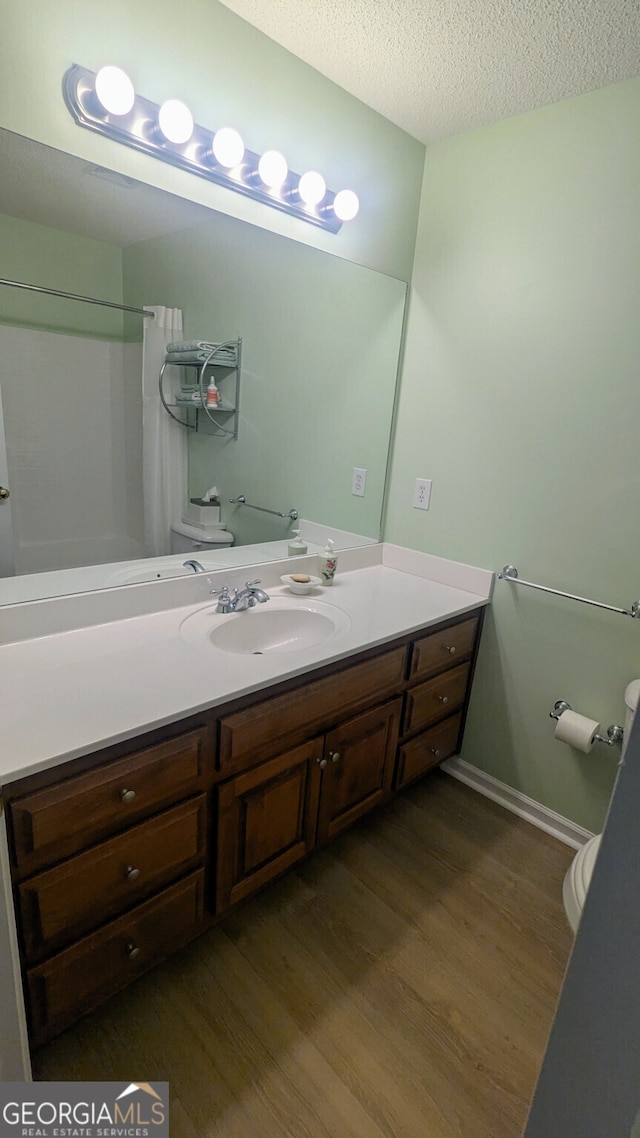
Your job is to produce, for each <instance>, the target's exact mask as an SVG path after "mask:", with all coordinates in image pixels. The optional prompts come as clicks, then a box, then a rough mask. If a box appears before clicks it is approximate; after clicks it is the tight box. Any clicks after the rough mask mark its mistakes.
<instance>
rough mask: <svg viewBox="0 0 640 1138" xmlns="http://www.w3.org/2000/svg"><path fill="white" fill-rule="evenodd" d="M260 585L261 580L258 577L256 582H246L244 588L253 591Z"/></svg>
mask: <svg viewBox="0 0 640 1138" xmlns="http://www.w3.org/2000/svg"><path fill="white" fill-rule="evenodd" d="M259 584H260V578H259V577H256V579H255V581H245V583H244V587H245V589H253V587H254V586H255V585H259Z"/></svg>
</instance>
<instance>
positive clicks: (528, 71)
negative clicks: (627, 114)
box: [223, 0, 640, 143]
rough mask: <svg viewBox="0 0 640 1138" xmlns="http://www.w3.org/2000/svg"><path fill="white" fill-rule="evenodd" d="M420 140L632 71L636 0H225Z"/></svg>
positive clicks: (638, 36)
mask: <svg viewBox="0 0 640 1138" xmlns="http://www.w3.org/2000/svg"><path fill="white" fill-rule="evenodd" d="M223 3H224V4H225V5H226V7H227V8H230V9H231V10H232V11H233V12H236V13H237V15H239V16H241V17H242V18H243V19H244V20H247V21H248V22H249V23H250V24H253V25H254V26H255V27H256V28H259V29H260V31H262V32H264V33H265V34H266V35H268V36H270V37H271V39H273V40H275V41H276V42H277V43H279V44H281V45H282V46H283V47H285V48H287V49H288V50H289V51H291V52H293V54H294V55H297V56H298V57H299V58H300V59H302V60H304V61H305V63H308V64H310V65H311V66H312V67H314V68H315V69H316V70H317V71H319V72H321V73H322V74H323V75H325V76H327V77H328V78H329V79H332V80H333V81H334V82H335V83H337V84H339V86H340V87H343V88H344V89H345V90H346V91H349V92H350V94H352V95H355V96H356V98H358V99H360V100H361V101H362V102H363V103H366V104H367V105H368V106H370V107H373V109H374V110H376V111H378V112H379V113H380V114H382V115H384V116H385V118H387V119H390V120H391V122H393V123H395V124H396V125H397V126H399V127H402V129H403V130H406V131H407V132H408V133H409V134H412V135H413V136H414V137H415V138H418V139H420V140H421V141H422V142H425V143H429V142H434V141H435V140H436V139H440V138H444V137H446V136H447V135H450V134H458V133H460V132H461V131H465V130H472V129H474V128H475V127H478V126H482V125H484V124H486V123H490V122H498V121H499V120H500V119H505V118H508V117H509V116H511V115H515V114H519V113H520V112H522V111H527V110H532V109H533V108H534V107H540V106H544V105H546V104H548V103H555V102H558V101H559V100H560V99H565V98H568V97H570V96H572V95H581V94H584V92H586V91H593V90H596V89H597V88H599V87H606V86H608V85H609V84H611V83H617V82H619V81H621V80H623V79H629V78H631V77H632V76H635V75H638V74H640V0H269V3H265V0H223Z"/></svg>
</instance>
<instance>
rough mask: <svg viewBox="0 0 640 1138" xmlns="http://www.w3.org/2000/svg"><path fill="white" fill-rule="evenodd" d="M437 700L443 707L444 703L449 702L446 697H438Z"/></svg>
mask: <svg viewBox="0 0 640 1138" xmlns="http://www.w3.org/2000/svg"><path fill="white" fill-rule="evenodd" d="M438 699H439V700H440V703H441V704H443V705H444V704H445V703H448V702H449V696H448V695H439V696H438Z"/></svg>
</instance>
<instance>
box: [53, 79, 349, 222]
mask: <svg viewBox="0 0 640 1138" xmlns="http://www.w3.org/2000/svg"><path fill="white" fill-rule="evenodd" d="M106 71H109V72H117V73H118V74H117V75H116V78H118V77H120V78H121V79H122V80H123V81H124V97H123V98H122V99H121V101H120V102H118V101H117V100H116V101H115V102H114V103H113V107H112V109H107V106H105V102H107V103H109V104H110V105H111V102H110V100H108V99H105V102H103V101H102V99H104V94H102V92H101V93H100V94H99V93H98V91H99V90H100V81H101V78H102V76H103V73H104V72H106ZM96 80H98V83H97V84H96ZM97 87H98V90H97V89H96V88H97ZM62 93H63V96H64V101H65V103H66V105H67V108H68V110H69V112H70V114H71V115H72V117H73V118H74V119H75V121H76V122H77V123H78V125H79V126H83V127H86V128H87V130H93V131H96V132H97V133H98V134H104V135H106V136H107V138H111V139H113V140H115V141H116V142H121V143H122V144H123V145H124V146H130V147H132V148H133V149H134V150H141V151H142V152H143V153H145V154H150V155H151V156H152V157H154V158H160V159H161V160H162V161H163V162H169V163H170V164H171V165H172V166H178V167H179V168H180V169H182V170H188V171H189V172H190V173H191V174H197V175H198V176H199V177H201V178H205V179H206V180H207V181H209V182H216V183H217V184H218V185H221V186H225V187H226V188H227V189H230V190H234V191H235V193H239V194H244V195H245V196H246V197H250V198H253V199H254V200H256V201H260V202H263V204H264V205H269V206H272V207H273V208H274V209H279V210H282V211H283V212H284V213H287V214H289V215H290V216H293V217H297V218H300V220H302V221H306V222H308V223H309V224H310V225H316V226H318V227H319V228H321V229H325V230H328V231H329V232H331V233H337V232H338V231H339V230H340V229H341V227H342V223H343V221H347V220H351V218H353V217H355V216H356V214H357V212H358V205H359V203H358V199H357V197H356V195H355V194H354V193H353V191H351V190H342V191H339V192H338V193H337V194H336V193H334V192H333V191H331V190H327V189H326V187H325V184H324V179H323V178H322V175H320V174H318V173H317V172H316V171H307V172H306V173H305V174H302V175H300V174H296V173H294V172H293V171H291V170H288V169H287V168H286V162H285V161H284V159H283V158H282V156H281V155H278V154H276V155H275V157H276V159H281V163H280V166H281V170H282V171H285V172H284V174H283V180H282V181H281V183H280V184H279V185H275V186H270V185H268V184H267V182H266V181H265V180H264V178H265V177H268V175H265V174H264V171H265V169H266V168H267V165H269V164H268V163H267V164H265V159H266V158H271V160H272V161H271V166H270V167H269V168H273V155H274V152H267V155H260V154H254V153H253V152H252V151H250V150H246V149H244V147H243V144H242V140H241V139H240V136H239V135H237V134H236V132H235V131H232V130H230V128H227V127H223V128H222V130H220V131H217V132H215V131H210V130H207V129H206V128H205V127H202V126H198V125H197V124H196V123H193V120H191V122H192V123H193V127H192V130H191V133H190V134H189V137H188V138H187V139H186V141H179V142H176V141H171V139H169V138H168V137H167V136H166V134H165V133H164V132H163V129H162V125H161V123H162V116H161V110H162V108H161V107H160V106H158V105H157V104H156V103H152V102H151V101H150V100H149V99H145V98H143V97H142V96H141V95H138V94H137V93H136V92H135V91H134V90H133V86H132V85H131V81H130V80H129V79H128V77H127V76H126V75H125V74H124V72H120V71H119V70H118V69H117V68H103V69H102V70H101V71H100V72H98V73H97V74H96V73H95V72H93V71H89V70H87V68H85V67H80V66H79V65H78V64H74V65H73V66H72V67H70V68H69V70H68V71H66V72H65V75H64V77H63V80H62ZM171 102H175V101H174V100H171ZM165 106H166V104H163V107H165ZM179 106H180V107H182V109H183V112H185V113H186V114H185V115H184V116H183V117H186V118H187V122H188V120H189V118H190V113H189V111H188V108H186V107H184V106H183V105H182V104H179ZM189 125H190V124H188V125H187V128H186V129H185V130H184V131H183V133H184V134H187V133H188V130H189ZM225 136H226V137H225ZM233 136H235V137H233ZM223 141H231V142H232V143H234V142H235V143H236V144H237V153H239V154H241V157H240V158H239V160H238V159H237V157H236V156H232V157H231V160H232V161H235V163H236V164H235V165H233V166H227V165H224V164H223V162H224V156H223V155H222V153H221V145H220V144H221V143H222V142H223ZM232 149H233V147H232ZM216 152H218V155H219V156H218V157H216ZM220 157H223V161H220ZM229 160H230V159H229V158H227V159H226V161H229ZM276 165H277V162H276ZM309 186H311V192H310V193H309V192H308V190H307V187H309ZM301 190H302V193H301ZM305 198H306V200H305ZM341 215H342V216H341Z"/></svg>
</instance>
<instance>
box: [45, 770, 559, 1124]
mask: <svg viewBox="0 0 640 1138" xmlns="http://www.w3.org/2000/svg"><path fill="white" fill-rule="evenodd" d="M571 857H572V851H571V850H570V849H568V848H567V847H566V846H563V845H561V844H560V843H559V842H556V841H555V840H554V839H553V838H551V837H549V836H548V835H546V834H544V833H542V832H541V831H539V830H536V829H534V828H533V827H531V826H530V825H529V824H528V823H526V822H524V821H522V820H520V819H519V818H516V817H514V816H513V815H511V814H508V813H507V812H506V811H504V810H502V809H501V808H500V807H499V806H496V805H495V804H494V803H492V802H489V801H488V800H487V799H484V798H482V797H480V796H479V795H478V794H476V793H475V792H474V791H472V790H470V789H468V788H467V787H465V786H463V785H462V784H460V783H458V782H455V781H454V780H453V779H451V778H450V777H448V776H446V775H444V774H442V773H441V772H436V773H435V774H433V775H431V776H430V777H429V778H427V779H426V780H424V781H423V782H422V783H420V784H419V785H418V786H416V787H414V788H413V789H411V790H409V791H408V792H405V793H404V794H403V795H402V796H400V797H399V798H398V799H396V800H395V801H394V802H393V803H392V804H391V805H390V806H388V807H387V808H386V809H384V810H382V811H380V812H378V813H376V814H375V815H374V816H372V817H369V818H367V819H365V820H364V821H363V822H361V823H360V824H359V825H358V826H356V827H355V828H354V829H353V830H352V831H350V832H349V833H347V834H345V835H343V837H342V838H340V839H339V840H338V841H337V842H335V843H333V845H331V846H329V847H328V848H327V849H326V850H324V851H323V852H322V853H320V854H317V855H315V856H314V857H313V858H311V859H310V860H309V861H307V862H306V863H305V864H304V865H303V866H302V867H300V868H299V869H298V870H297V871H295V870H294V871H293V872H291V873H289V875H288V876H286V877H284V878H283V879H282V880H281V881H279V882H277V883H275V884H274V885H271V886H269V887H268V889H267V890H265V891H264V892H263V893H262V894H260V895H259V896H258V897H255V898H253V899H252V900H250V901H248V902H246V903H245V904H244V905H243V906H241V907H240V908H239V909H238V910H237V911H236V912H234V913H233V914H232V915H231V916H229V917H227V919H226V920H225V921H224V923H223V924H221V925H219V926H218V927H217V928H215V929H213V930H211V931H210V932H208V933H206V934H205V935H204V936H202V937H201V938H200V939H199V940H198V941H196V942H195V943H194V944H192V945H190V946H189V947H188V948H187V949H185V950H184V951H183V952H181V953H180V954H179V955H177V956H175V957H173V958H172V959H171V960H169V961H168V962H166V963H165V964H163V965H161V966H160V967H158V968H157V969H156V970H155V971H153V972H152V973H150V974H148V975H147V976H145V977H143V978H142V979H141V980H139V981H138V982H137V983H136V984H135V985H133V986H132V987H131V988H129V989H128V990H127V991H126V992H124V993H122V994H121V995H120V996H118V997H116V998H115V999H113V1000H112V1001H111V1002H110V1003H109V1005H108V1006H107V1007H105V1008H104V1009H101V1010H99V1011H98V1012H95V1013H94V1014H93V1015H92V1016H90V1017H88V1018H87V1019H85V1020H84V1021H83V1022H82V1023H80V1024H77V1025H76V1026H75V1027H74V1028H72V1029H71V1030H69V1031H67V1032H66V1033H65V1034H64V1035H63V1036H61V1037H60V1038H59V1039H57V1040H54V1041H53V1042H52V1043H51V1044H49V1045H48V1046H47V1047H46V1048H43V1049H41V1050H40V1051H39V1052H38V1053H36V1055H35V1057H34V1077H35V1078H37V1079H41V1080H49V1079H50V1080H59V1079H65V1080H79V1079H95V1080H127V1081H130V1080H134V1081H149V1082H153V1081H160V1080H163V1081H168V1082H169V1083H170V1118H171V1135H172V1138H214V1136H215V1138H517V1136H518V1135H520V1134H521V1133H522V1129H523V1127H524V1123H525V1120H526V1114H527V1109H528V1105H529V1101H530V1098H531V1095H532V1092H533V1088H534V1085H535V1080H536V1076H537V1071H538V1067H539V1064H540V1061H541V1058H542V1054H543V1051H544V1047H545V1043H546V1038H547V1034H548V1030H549V1027H550V1024H551V1019H552V1015H553V1010H554V1007H555V1002H556V999H557V995H558V992H559V989H560V985H561V982H562V976H563V972H564V967H565V964H566V960H567V957H568V953H569V950H570V946H571V936H570V933H569V931H568V929H567V926H566V923H565V918H564V913H563V910H562V903H561V889H562V878H563V876H564V873H565V870H566V868H567V866H568V865H569V862H570V860H571Z"/></svg>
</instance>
